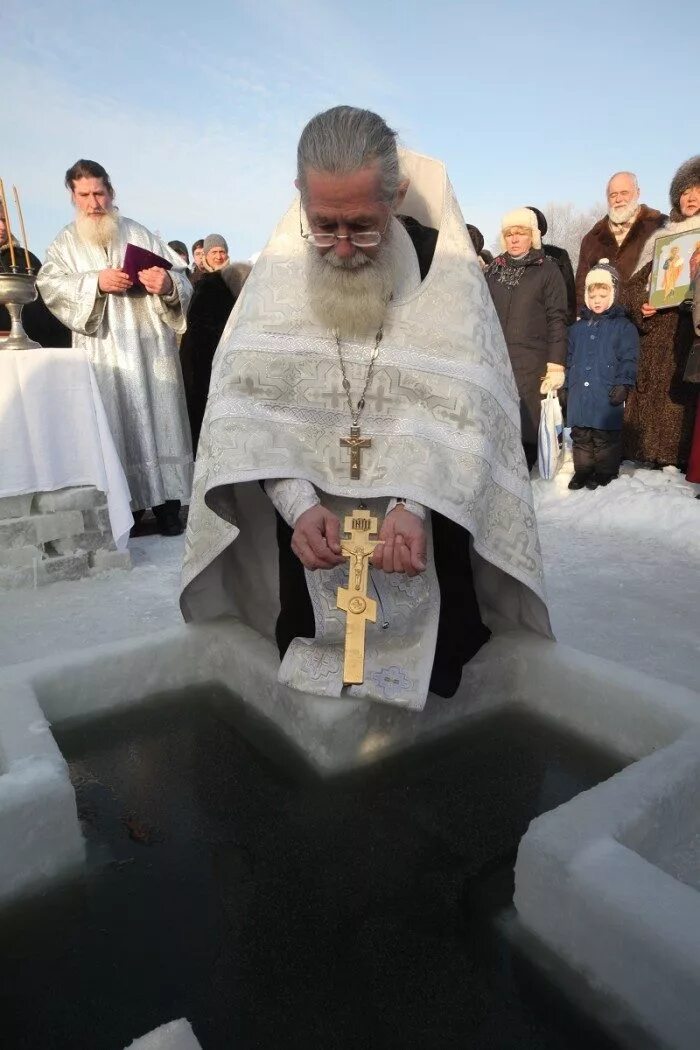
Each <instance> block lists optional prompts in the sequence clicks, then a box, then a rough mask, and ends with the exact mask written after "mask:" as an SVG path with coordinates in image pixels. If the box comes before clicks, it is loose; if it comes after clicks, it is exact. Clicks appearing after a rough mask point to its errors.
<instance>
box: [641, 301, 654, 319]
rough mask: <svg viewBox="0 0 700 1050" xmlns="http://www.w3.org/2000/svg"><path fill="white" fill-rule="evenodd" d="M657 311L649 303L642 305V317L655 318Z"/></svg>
mask: <svg viewBox="0 0 700 1050" xmlns="http://www.w3.org/2000/svg"><path fill="white" fill-rule="evenodd" d="M655 313H656V310H655V309H654V307H653V306H649V303H642V317H653V316H654V314H655Z"/></svg>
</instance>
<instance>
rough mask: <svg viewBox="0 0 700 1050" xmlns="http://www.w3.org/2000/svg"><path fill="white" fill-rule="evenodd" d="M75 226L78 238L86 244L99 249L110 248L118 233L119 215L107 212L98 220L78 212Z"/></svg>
mask: <svg viewBox="0 0 700 1050" xmlns="http://www.w3.org/2000/svg"><path fill="white" fill-rule="evenodd" d="M75 225H76V229H77V231H78V236H79V237H80V239H81V241H83V242H84V243H85V244H94V245H96V246H97V247H98V248H108V247H109V246H110V244H111V243H112V241H113V240H114V238H115V236H116V233H117V214H116V212H113V211H108V212H105V214H104V215H100V216H99V217H98V218H94V217H92V216H90V215H85V213H84V212H82V211H79V212H76V216H75Z"/></svg>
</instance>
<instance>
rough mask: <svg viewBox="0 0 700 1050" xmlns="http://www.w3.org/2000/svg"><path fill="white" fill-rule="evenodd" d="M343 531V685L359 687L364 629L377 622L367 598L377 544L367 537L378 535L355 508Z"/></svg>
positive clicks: (363, 513)
mask: <svg viewBox="0 0 700 1050" xmlns="http://www.w3.org/2000/svg"><path fill="white" fill-rule="evenodd" d="M344 531H345V533H347V534H348V535H349V539H346V540H343V542H342V544H341V549H342V551H343V554H344V555H345V557H346V558H349V559H350V567H349V575H348V586H347V587H339V588H338V595H337V599H336V601H337V604H338V608H339V609H342V610H343V612H345V613H346V615H347V620H346V624H345V655H344V660H343V684H344V685H360V684H361V683H362V682H363V681H364V678H365V627H366V624H367V622H368V621H369V622H370V623H376V621H377V603H376V602H375V601H374V599H373V598H368V597H367V582H368V577H369V559H370V558H371V557H372V554H373V553H374V548H375V547H376V546H377V542H378V541H377V540H370V539H369V537H370V536H373V535H376V534H377V519H376V518H373V517H372V516H371V515H370V514H368V512H367V511H366V510H363V509H361V508H358V509H357V510H354V511H353V512H352V514H350V515H348V516H347V517H346V519H345V524H344Z"/></svg>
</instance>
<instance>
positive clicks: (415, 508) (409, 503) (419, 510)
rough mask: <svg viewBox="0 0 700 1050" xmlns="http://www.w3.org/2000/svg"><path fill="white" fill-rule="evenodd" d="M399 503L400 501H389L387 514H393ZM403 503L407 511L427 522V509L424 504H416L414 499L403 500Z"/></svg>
mask: <svg viewBox="0 0 700 1050" xmlns="http://www.w3.org/2000/svg"><path fill="white" fill-rule="evenodd" d="M398 502H399V501H398V499H390V500H389V503H388V506H387V508H386V512H387V514H391V512H392V510H395V509H396V506H397V504H398ZM401 503H402V504H403V506H404V507H405V508H406V510H407V511H410V513H411V514H415V516H416V517H417V518H420V520H421V521H425V507H424V506H423V504H422V503H416V502H415V501H414V500H412V499H402V500H401Z"/></svg>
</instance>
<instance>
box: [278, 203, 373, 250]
mask: <svg viewBox="0 0 700 1050" xmlns="http://www.w3.org/2000/svg"><path fill="white" fill-rule="evenodd" d="M390 222H391V212H389V215H388V216H387V220H386V223H385V224H384V229H383V230H381V231H379V230H358V231H357V232H356V233H304V226H303V223H302V221H301V200H300V201H299V233H300V234H301V236H302V237H303V238H304V240H305V241H308V243H309V244H313V245H314V246H315V247H316V248H332V247H333V245H334V244H336V242H337V241H350V244H354V246H355V247H356V248H376V247H377V245H378V244H380V243H381V239H382V237H383V236H384V234H385V233H386V231H387V227H388V226H389V223H390Z"/></svg>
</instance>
